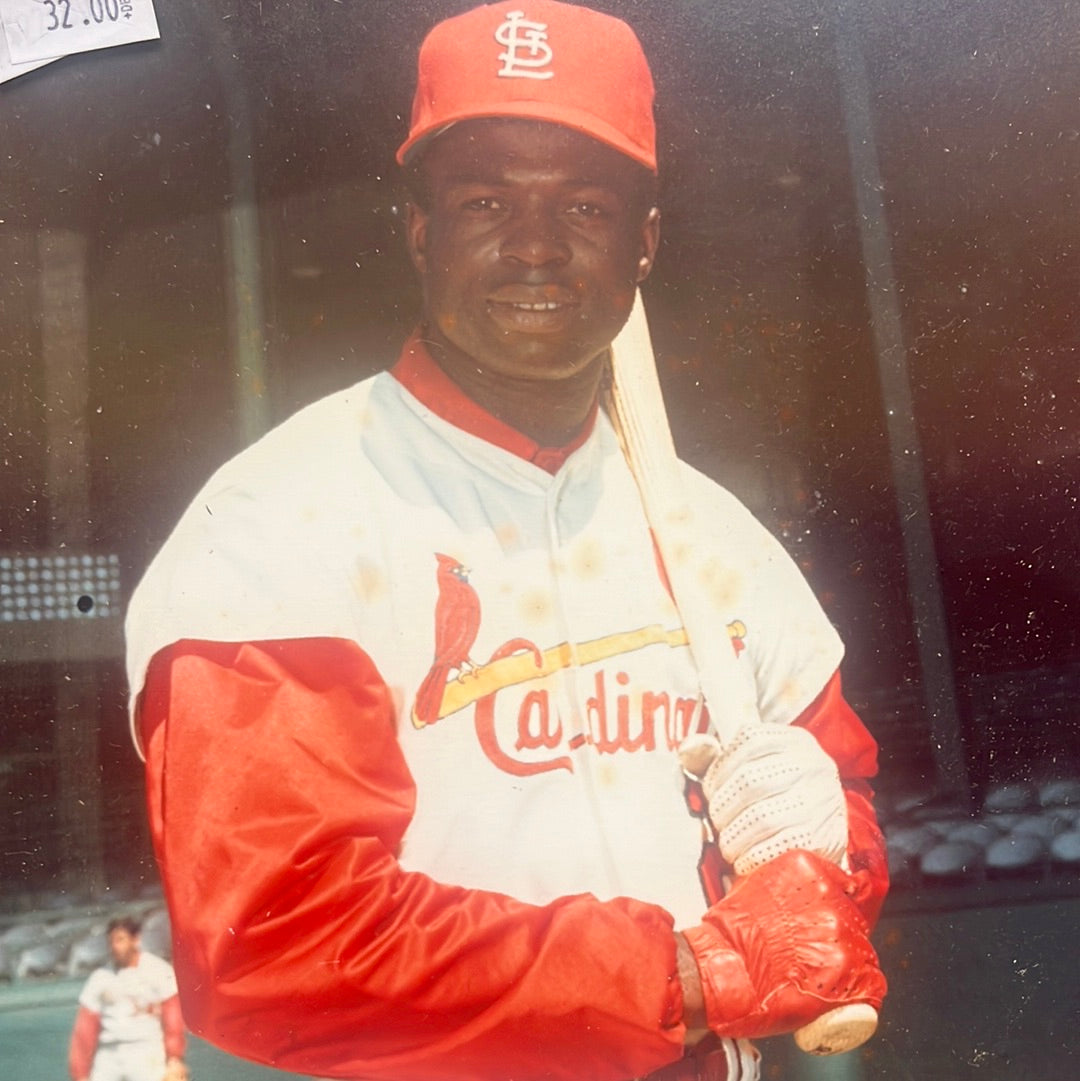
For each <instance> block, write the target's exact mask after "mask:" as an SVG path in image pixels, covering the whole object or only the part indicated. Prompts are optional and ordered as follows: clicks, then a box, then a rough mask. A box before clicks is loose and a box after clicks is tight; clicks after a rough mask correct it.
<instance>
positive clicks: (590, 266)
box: [409, 119, 659, 386]
mask: <svg viewBox="0 0 1080 1081" xmlns="http://www.w3.org/2000/svg"><path fill="white" fill-rule="evenodd" d="M422 168H423V170H424V175H425V177H426V180H427V189H428V192H427V194H428V199H427V205H426V206H425V207H423V208H420V207H416V206H414V207H412V208H411V209H410V217H409V247H410V253H411V255H412V258H413V262H414V263H415V265H416V268H417V270H418V271H419V273H420V278H421V281H422V284H423V289H424V305H425V318H426V326H425V330H426V332H427V334H428V335H429V337H430V339H431V340H432V342H433V345H434V353H435V355H436V357H437V358H438V359H439V361H440V363H441V364H442V365H443V367H444V368H445V369H447V371H448V372H449V374H450V375H451V377H456V376H458V375H462V374H463V375H464V376H465V377H466V378H465V380H464V383H468V382H469V381H470V380H473V379H475V378H476V377H477V376H479V377H481V378H484V379H486V381H487V384H488V386H498V385H499V384H500V381H507V380H509V381H512V382H516V383H517V384H518V385H519V386H520V382H521V381H528V382H550V381H557V380H562V379H566V378H570V377H572V376H574V375H575V374H580V373H581V372H582V370H583V369H584V368H587V367H588V366H589V364H590V362H591V361H593V360H595V359H596V358H598V357H599V356H600V355H601V354H602V353H603V352H604V350H605V349H606V348H607V346H608V345H609V344H610V343H611V340H612V338H614V336H615V335H616V333H617V332H618V331H619V329H620V328H621V327H622V325H623V323H624V322H625V321H626V319H627V317H628V315H629V313H630V308H631V306H632V304H633V300H634V292H635V289H636V287H637V285H638V283H639V282H640V281H642V280H643V279H644V278H645V277H646V275H647V274H648V272H649V270H650V269H651V267H652V260H653V256H654V254H655V252H656V246H657V242H658V238H659V222H658V215H657V213H656V212H655V211H653V210H651V206H650V201H649V200H648V199H647V197H646V196H645V195H644V194H643V185H642V179H643V175H642V171H641V170H640V168H639V167H638V166H636V165H635V164H634V163H633V162H631V161H630V160H629V159H628V158H626V157H625V156H624V155H622V154H620V153H618V152H617V151H615V150H612V149H610V148H608V147H606V146H604V145H603V144H602V143H599V142H597V141H596V140H595V139H591V138H589V137H587V136H585V135H581V134H579V133H577V132H574V131H570V130H569V129H567V128H562V127H559V126H557V125H554V124H547V123H540V122H537V121H529V120H505V119H496V120H471V121H466V122H463V123H460V124H457V125H455V126H454V127H452V128H450V130H449V131H447V132H444V133H443V134H442V135H440V136H438V137H437V138H436V139H435V140H434V141H433V143H432V145H431V146H430V147H429V148H428V149H427V151H426V154H425V158H424V161H423V163H422ZM458 381H459V382H463V380H462V379H460V378H459V379H458Z"/></svg>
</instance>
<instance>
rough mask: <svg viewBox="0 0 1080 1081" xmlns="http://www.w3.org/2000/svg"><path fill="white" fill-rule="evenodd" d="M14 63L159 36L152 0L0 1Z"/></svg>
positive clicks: (8, 44) (1, 18) (0, 21)
mask: <svg viewBox="0 0 1080 1081" xmlns="http://www.w3.org/2000/svg"><path fill="white" fill-rule="evenodd" d="M0 25H2V26H3V29H4V37H5V38H6V39H7V46H8V53H9V55H10V57H11V61H12V63H13V64H26V63H28V62H30V61H34V60H52V59H55V58H56V57H59V56H69V55H70V54H71V53H86V52H90V51H91V50H93V49H107V48H110V47H111V46H113V45H127V44H130V43H131V42H133V41H151V40H153V39H154V38H160V37H161V33H160V32H159V31H158V24H157V15H156V14H155V13H154V5H153V2H152V0H0Z"/></svg>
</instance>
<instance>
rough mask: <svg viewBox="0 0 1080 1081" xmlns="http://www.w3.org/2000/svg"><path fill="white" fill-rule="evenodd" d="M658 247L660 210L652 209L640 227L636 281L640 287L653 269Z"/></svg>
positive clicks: (657, 208)
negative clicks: (639, 249) (639, 251)
mask: <svg viewBox="0 0 1080 1081" xmlns="http://www.w3.org/2000/svg"><path fill="white" fill-rule="evenodd" d="M659 247H660V209H659V207H655V206H654V207H653V208H652V209H651V210H650V211H649V213H648V214H647V215H646V216H645V221H644V222H642V225H641V258H640V259H638V265H637V278H636V281H637V283H638V285H640V284H641V283H642V282H643V281H644V280H645V279H646V278H647V277H648V276H649V272H650V271H651V270H652V268H653V261H654V260H655V259H656V249H657V248H659Z"/></svg>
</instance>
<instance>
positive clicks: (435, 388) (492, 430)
mask: <svg viewBox="0 0 1080 1081" xmlns="http://www.w3.org/2000/svg"><path fill="white" fill-rule="evenodd" d="M390 374H391V375H392V376H393V377H394V378H395V379H396V380H397V381H398V382H399V383H400V384H401V385H402V386H403V387H404V388H405V389H406V390H407V391H408V392H409V393H410V394H411V395H412V396H413V397H414V398H416V399H417V401H419V402H420V403H421V404H423V405H425V406H427V408H428V409H430V410H431V411H432V412H433V413H434V414H435V415H436V416H438V417H441V418H442V419H443V420H445V421H447V422H448V423H449V424H453V425H454V427H455V428H460V429H461V430H462V431H464V432H468V433H469V434H470V435H475V436H477V437H478V438H480V439H483V440H486V441H487V442H488V443H492V444H494V445H495V446H496V447H499V448H501V449H502V450H505V451H508V452H509V453H510V454H515V455H517V457H519V458H524V459H525V461H527V462H532V463H533V465H536V466H539V467H540V468H541V469H543V470H545V471H546V472H548V473H552V474H554V473H557V472H558V471H559V469H561V468H562V465H563V463H564V462H565V461H566V459H567V458H569V457H570V455H571V454H573V453H574V451H575V450H577V449H578V447H580V446H581V445H582V444H583V443H584V442H585V440H586V439H588V438H589V435H590V434H591V432H592V430H593V425H594V424H595V423H596V411H597V403H595V402H594V403H593V407H592V412H591V413H590V414H589V417H588V420H586V422H585V426H584V427H583V428H582V430H581V433H580V434H579V435H578V436H577V437H576V438H575V439H573V440H571V442H569V443H567V444H566V445H565V446H562V447H542V446H541V445H540V444H539V443H537V442H536V441H535V440H532V439H530V438H529V437H528V436H527V435H524V434H522V433H521V432H519V431H518V430H517V429H516V428H511V427H510V425H509V424H506V423H504V422H503V421H501V420H499V418H498V417H495V416H492V415H491V414H490V413H489V412H488V411H487V410H486V409H484V408H483V406H480V405H477V404H476V402H474V401H473V400H472V398H470V397H468V396H467V395H466V394H465V393H464V391H462V390H461V388H460V387H459V386H458V385H457V383H455V382H454V381H453V380H452V379H451V378H450V377H449V376H448V375H447V374H446V373H445V372H444V371H443V370H442V368H440V367H439V366H438V364H436V363H435V361H434V360H433V359H432V357H431V354H430V353H429V352H428V350H427V347H426V346H425V345H424V343H423V341H422V340H421V337H420V332H419V331H416V332H415V333H414V334H413V335H412V337H411V338H409V340H408V341H407V342H406V343H405V345H404V346H403V347H402V350H401V356H400V357H398V361H397V363H396V364H395V365H394V367H393V368H392V369H391V371H390Z"/></svg>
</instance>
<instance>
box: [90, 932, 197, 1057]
mask: <svg viewBox="0 0 1080 1081" xmlns="http://www.w3.org/2000/svg"><path fill="white" fill-rule="evenodd" d="M176 993H177V991H176V976H175V975H174V973H173V969H172V966H171V965H170V964H169V963H168V962H167V961H164V960H162V958H160V957H158V956H156V955H155V954H152V953H147V952H146V951H145V950H142V951H141V952H140V953H139V958H138V960H137V961H136V963H135V964H134V965H127V966H125V967H123V968H115V967H112V966H110V967H107V968H98V969H95V970H94V971H93V972H92V973H91V974H90V976H89V978H88V979H87V981H86V983H85V985H84V986H83V989H82V993H81V994H80V995H79V1005H80V1006H85V1007H86V1009H88V1010H90V1011H92V1012H93V1013H96V1014H98V1015H99V1016H100V1017H101V1031H100V1034H99V1036H98V1046H99V1047H105V1046H107V1045H110V1044H131V1043H147V1044H153V1045H154V1046H155V1047H157V1048H158V1049H160V1050H161V1054H162V1057H164V1042H163V1035H162V1027H161V1004H162V1003H163V1002H164V1001H165V1000H166V999H169V998H172V997H173V996H174V995H175V994H176Z"/></svg>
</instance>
